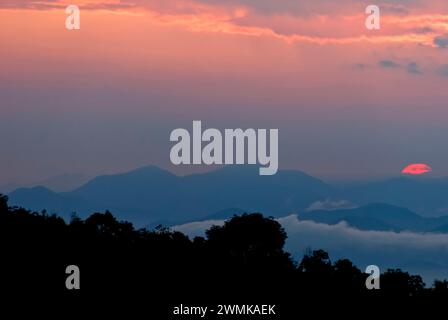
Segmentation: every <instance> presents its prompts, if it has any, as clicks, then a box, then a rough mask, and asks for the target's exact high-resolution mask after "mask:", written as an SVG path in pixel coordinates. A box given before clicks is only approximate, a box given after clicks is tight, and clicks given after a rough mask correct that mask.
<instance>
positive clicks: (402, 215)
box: [298, 203, 448, 232]
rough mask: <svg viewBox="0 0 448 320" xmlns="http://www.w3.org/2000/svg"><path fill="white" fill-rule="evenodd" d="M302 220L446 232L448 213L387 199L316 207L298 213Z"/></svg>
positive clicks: (366, 226)
mask: <svg viewBox="0 0 448 320" xmlns="http://www.w3.org/2000/svg"><path fill="white" fill-rule="evenodd" d="M298 217H299V219H300V220H312V221H315V222H320V223H325V224H330V225H333V224H337V223H340V222H342V221H345V222H346V223H347V224H349V225H350V226H352V227H355V228H357V229H360V230H377V231H394V232H401V231H413V232H444V230H445V229H444V228H445V227H446V226H447V225H448V216H442V217H437V218H424V217H421V216H419V215H417V214H416V213H414V212H412V211H411V210H409V209H406V208H402V207H397V206H393V205H389V204H384V203H373V204H369V205H366V206H361V207H358V208H353V209H341V210H332V211H325V210H315V211H311V212H306V213H302V214H299V215H298Z"/></svg>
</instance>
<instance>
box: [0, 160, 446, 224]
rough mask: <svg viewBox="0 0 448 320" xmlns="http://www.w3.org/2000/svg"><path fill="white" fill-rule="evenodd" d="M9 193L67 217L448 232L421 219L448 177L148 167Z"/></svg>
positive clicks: (439, 208) (440, 202) (439, 204)
mask: <svg viewBox="0 0 448 320" xmlns="http://www.w3.org/2000/svg"><path fill="white" fill-rule="evenodd" d="M9 197H10V203H11V204H13V205H17V206H22V207H25V208H30V209H32V210H35V211H42V210H44V209H45V210H47V212H49V213H53V212H55V213H58V214H60V215H62V216H63V217H64V218H66V219H68V218H69V217H70V215H71V214H72V213H73V212H76V213H77V214H78V215H80V216H81V217H86V216H87V215H89V214H91V213H92V212H104V211H105V210H110V211H111V212H113V213H114V214H115V215H116V216H117V217H119V218H120V219H126V220H129V221H132V222H133V223H135V224H136V225H149V224H151V225H154V224H163V225H172V224H179V223H185V222H190V221H199V220H222V219H226V218H229V217H232V216H233V215H234V214H241V213H243V212H263V213H264V214H265V215H267V216H273V217H281V216H286V215H289V214H292V213H296V214H297V213H298V214H299V217H300V218H301V219H309V220H314V221H318V222H325V223H330V224H334V223H338V222H340V221H346V222H347V223H349V224H350V225H352V226H355V227H357V228H360V229H364V230H394V231H401V230H415V231H435V232H446V230H447V229H448V228H447V226H448V220H446V219H445V218H439V219H437V218H427V219H424V218H423V217H422V215H423V216H427V217H430V216H441V215H443V214H444V213H445V212H444V208H448V180H447V179H434V180H416V179H411V178H396V179H390V180H386V181H382V182H372V183H363V184H356V185H350V186H335V185H330V184H328V183H325V182H323V181H321V180H319V179H317V178H314V177H312V176H310V175H308V174H306V173H303V172H300V171H292V170H280V171H279V172H278V173H277V174H276V175H273V176H260V175H259V172H258V167H256V166H231V167H230V166H229V167H224V168H221V169H219V170H216V171H212V172H207V173H202V174H192V175H187V176H176V175H174V174H172V173H170V172H168V171H166V170H162V169H160V168H158V167H155V166H148V167H144V168H140V169H137V170H133V171H130V172H126V173H122V174H116V175H106V176H99V177H97V178H94V179H93V180H91V181H89V182H87V183H86V184H84V185H82V186H81V187H79V188H77V189H75V190H73V191H70V192H53V191H51V190H50V189H47V188H44V187H34V188H21V189H17V190H16V191H14V192H12V193H10V194H9ZM328 199H334V200H335V201H334V203H336V204H338V203H339V204H340V203H346V202H348V203H351V204H353V206H355V207H357V208H354V209H340V208H335V209H339V210H332V211H323V210H321V211H319V210H314V211H313V212H310V208H314V209H319V208H316V203H317V204H319V203H322V202H324V203H325V202H326V201H327V200H328ZM341 200H343V201H341ZM338 201H339V202H338ZM330 202H331V201H330ZM371 203H387V204H389V205H386V204H371ZM317 207H318V206H317ZM405 208H408V209H409V210H408V209H405ZM323 209H328V208H323ZM444 219H445V220H444Z"/></svg>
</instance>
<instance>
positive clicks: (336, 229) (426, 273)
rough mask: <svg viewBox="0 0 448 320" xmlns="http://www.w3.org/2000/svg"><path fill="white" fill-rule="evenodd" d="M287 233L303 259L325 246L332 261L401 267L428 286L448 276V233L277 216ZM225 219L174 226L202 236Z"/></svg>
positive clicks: (288, 247) (291, 246) (296, 254)
mask: <svg viewBox="0 0 448 320" xmlns="http://www.w3.org/2000/svg"><path fill="white" fill-rule="evenodd" d="M278 221H279V222H280V223H281V224H282V226H283V228H284V229H285V231H286V232H287V234H288V240H287V243H286V250H287V251H288V252H290V253H292V255H293V257H294V258H295V259H296V260H300V259H301V257H302V256H303V254H304V252H305V251H306V250H307V248H312V249H324V250H326V251H328V252H329V253H330V257H331V259H332V260H333V261H335V260H337V259H340V258H349V259H350V260H352V261H353V262H354V263H355V264H356V265H357V266H358V267H359V268H360V269H361V270H363V269H364V268H365V267H366V266H367V265H371V264H375V265H378V266H379V267H380V268H381V270H382V271H385V270H386V268H402V269H403V270H406V271H408V272H410V273H413V274H420V275H421V276H422V277H423V278H424V280H425V282H426V283H427V285H431V284H432V282H433V281H434V279H437V278H438V279H441V278H448V234H435V233H427V234H420V233H412V232H400V233H396V232H384V231H361V230H357V229H354V228H351V227H349V226H348V225H347V224H346V223H339V224H337V225H326V224H320V223H315V222H313V221H300V220H298V219H297V217H296V216H295V215H292V216H288V217H284V218H280V219H278ZM222 224H223V221H204V222H193V223H188V224H184V225H180V226H175V227H173V229H174V230H177V231H180V232H183V233H185V234H187V235H189V236H190V237H194V236H203V235H204V231H205V230H207V229H208V228H210V227H211V226H212V225H222Z"/></svg>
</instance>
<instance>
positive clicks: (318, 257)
mask: <svg viewBox="0 0 448 320" xmlns="http://www.w3.org/2000/svg"><path fill="white" fill-rule="evenodd" d="M7 201H8V199H7V197H6V196H3V195H0V243H1V244H2V261H3V263H2V264H1V267H2V275H4V278H3V281H2V288H3V289H5V288H6V290H8V292H9V291H11V290H19V291H20V292H23V291H33V290H37V291H38V292H41V291H42V290H47V291H49V292H61V291H63V292H66V289H65V286H64V279H65V273H64V270H65V268H66V267H67V266H68V265H71V264H74V265H77V266H79V267H80V269H81V272H82V279H83V280H82V283H83V284H82V288H83V289H82V290H83V292H86V291H87V292H100V293H101V292H102V293H104V292H136V291H139V290H141V289H142V288H152V289H151V290H150V291H151V292H153V293H156V297H157V299H160V300H161V301H173V300H175V299H184V297H185V296H195V297H203V298H204V299H205V298H207V297H209V296H213V297H217V296H220V295H221V296H222V297H227V295H226V294H227V292H232V297H238V296H239V297H241V298H242V299H243V298H247V297H248V296H250V297H257V296H258V297H260V298H263V299H265V298H266V299H267V298H268V297H273V298H276V299H277V298H279V297H289V298H294V297H296V296H297V295H303V294H306V295H308V294H310V293H311V292H315V293H318V294H319V295H321V294H323V293H326V292H328V293H333V294H334V293H338V294H339V295H342V294H344V295H351V296H359V295H366V294H376V295H382V296H389V295H393V296H424V295H426V296H444V297H446V295H447V292H448V281H446V280H444V281H436V282H435V283H434V285H433V287H432V288H425V284H424V282H423V280H422V278H421V277H420V276H417V275H410V274H409V273H407V272H404V271H402V270H400V269H389V270H387V271H386V272H385V273H384V274H382V275H381V290H378V291H377V292H374V293H372V292H370V291H368V290H367V289H366V287H365V279H366V276H367V275H366V274H364V273H362V272H361V271H360V270H359V269H358V268H357V267H356V266H354V265H353V263H352V262H351V261H350V260H347V259H341V260H338V261H336V262H335V263H332V261H331V259H330V256H329V254H328V253H327V252H325V251H323V250H314V251H310V252H309V253H307V254H306V255H305V256H304V257H303V258H302V259H301V261H300V263H299V264H298V266H296V263H295V262H294V260H293V259H292V257H291V255H290V254H289V253H288V252H286V251H285V250H284V246H285V242H286V239H287V234H286V232H285V231H284V229H283V228H282V226H281V225H280V224H279V223H278V222H277V221H276V220H274V219H273V218H267V217H264V216H263V215H262V214H259V213H256V214H244V215H242V216H234V217H233V218H232V219H230V220H228V221H226V222H225V223H224V225H222V226H214V227H211V228H210V229H209V230H207V231H206V236H205V237H196V238H195V239H193V240H191V239H189V238H188V237H187V236H186V235H184V234H182V233H180V232H175V231H171V230H170V229H168V228H164V227H159V228H156V229H155V230H147V229H135V228H134V226H133V225H132V224H131V223H129V222H126V221H119V220H117V219H116V218H115V217H114V216H113V215H112V213H110V212H108V211H107V212H105V213H94V214H92V215H91V216H90V217H88V218H87V219H85V220H83V219H81V218H79V217H78V216H76V215H75V214H74V215H72V219H71V221H70V222H69V223H66V222H65V221H64V220H63V219H61V218H60V217H58V216H56V215H49V214H47V213H45V212H44V213H36V212H30V211H28V210H26V209H23V208H17V207H8V202H7ZM173 288H175V290H174V289H173ZM73 294H76V293H73Z"/></svg>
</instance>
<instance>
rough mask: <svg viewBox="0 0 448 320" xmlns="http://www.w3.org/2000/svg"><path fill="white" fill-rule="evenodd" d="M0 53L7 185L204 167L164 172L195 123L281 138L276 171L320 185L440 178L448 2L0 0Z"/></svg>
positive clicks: (446, 130)
mask: <svg viewBox="0 0 448 320" xmlns="http://www.w3.org/2000/svg"><path fill="white" fill-rule="evenodd" d="M68 4H76V5H78V6H79V7H80V9H81V29H80V30H72V31H69V30H66V28H65V19H66V17H67V15H66V13H65V8H66V6H67V5H68ZM369 4H375V5H377V6H379V8H380V9H381V29H380V30H367V29H366V27H365V19H366V17H367V15H366V13H365V8H366V6H367V5H369ZM0 43H1V45H0V136H1V139H0V150H2V152H1V156H0V168H1V170H0V185H3V184H23V183H29V182H32V181H38V180H43V179H47V178H49V177H52V176H55V175H59V174H86V175H91V176H94V175H98V174H106V173H116V172H122V171H126V170H131V169H133V168H136V167H140V166H145V165H148V164H155V165H158V166H160V167H162V168H167V169H170V170H173V171H174V172H177V173H180V174H184V173H189V172H194V171H197V170H204V168H195V167H176V168H174V167H173V166H172V165H171V164H170V159H169V150H170V148H171V147H172V143H171V142H170V141H169V135H170V132H171V131H172V130H174V129H176V128H186V129H189V130H190V131H191V126H192V121H193V120H201V121H202V122H203V125H204V126H206V127H210V128H219V129H224V128H243V129H244V128H265V129H271V128H278V129H279V163H280V168H283V169H298V170H303V171H305V172H307V173H309V174H312V175H314V176H317V177H320V178H323V179H366V178H369V179H370V178H382V177H388V176H393V175H400V174H401V171H402V170H403V168H405V167H406V166H407V165H409V164H411V163H418V164H427V165H428V166H430V167H431V169H432V170H431V175H434V176H448V168H447V166H446V163H448V148H447V143H446V137H447V136H448V108H447V104H446V102H447V98H448V90H447V87H448V2H447V1H446V0H394V1H392V0H389V1H376V0H369V1H362V0H340V1H329V0H313V1H301V0H227V1H218V0H123V1H118V0H70V1H62V0H40V1H25V0H6V1H1V2H0Z"/></svg>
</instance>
